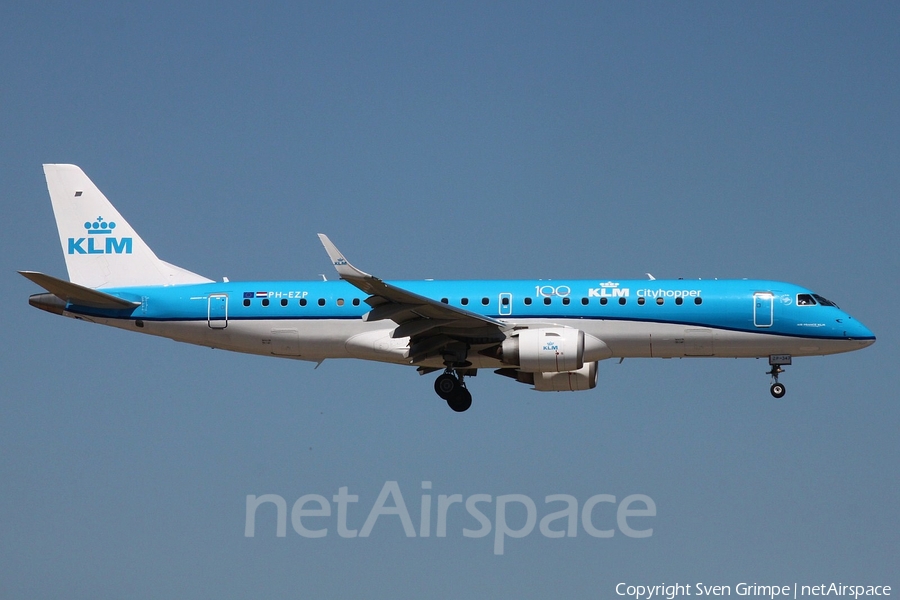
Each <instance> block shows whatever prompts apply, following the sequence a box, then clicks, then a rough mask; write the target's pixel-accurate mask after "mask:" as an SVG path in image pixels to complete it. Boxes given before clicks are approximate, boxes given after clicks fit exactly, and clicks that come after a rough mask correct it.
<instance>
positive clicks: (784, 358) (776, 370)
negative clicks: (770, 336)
mask: <svg viewBox="0 0 900 600" xmlns="http://www.w3.org/2000/svg"><path fill="white" fill-rule="evenodd" d="M789 364H791V356H790V354H773V355H771V356H769V365H771V367H772V370H770V371H766V375H771V376H772V386H771V387H770V388H769V392H771V393H772V396H773V397H775V398H783V397H784V395H785V393H787V388H785V387H784V384H783V383H778V375H780V374H781V373H784V369H782V368H781V366H782V365H789Z"/></svg>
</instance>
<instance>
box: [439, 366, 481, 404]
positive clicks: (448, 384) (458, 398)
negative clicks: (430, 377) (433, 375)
mask: <svg viewBox="0 0 900 600" xmlns="http://www.w3.org/2000/svg"><path fill="white" fill-rule="evenodd" d="M434 391H435V392H437V395H438V396H440V397H441V398H442V399H443V400H446V401H447V406H449V407H450V408H451V409H453V410H454V411H456V412H465V411H467V410H469V407H470V406H472V394H471V393H469V390H467V389H466V383H465V381H463V374H462V372H461V371H459V370H457V371H456V372H454V371H453V370H452V369H450V368H447V370H446V371H444V372H443V373H442V374H441V375H438V378H437V379H435V380H434Z"/></svg>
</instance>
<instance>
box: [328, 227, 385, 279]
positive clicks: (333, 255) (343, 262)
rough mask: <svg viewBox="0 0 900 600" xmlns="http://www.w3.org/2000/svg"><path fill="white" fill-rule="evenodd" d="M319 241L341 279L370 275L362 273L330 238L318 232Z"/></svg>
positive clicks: (363, 277)
mask: <svg viewBox="0 0 900 600" xmlns="http://www.w3.org/2000/svg"><path fill="white" fill-rule="evenodd" d="M319 241H321V242H322V245H323V246H325V252H327V253H328V258H330V259H331V264H333V265H334V268H335V269H336V270H337V272H338V275H340V276H341V279H365V278H368V277H372V276H371V275H369V274H368V273H364V272H363V271H360V270H359V269H357V268H356V267H354V266H353V265H351V264H350V263H349V262H347V259H346V258H344V255H343V254H341V251H340V250H338V249H337V246H335V245H334V244H333V243H332V241H331V240H329V239H328V236H327V235H325V234H324V233H320V234H319Z"/></svg>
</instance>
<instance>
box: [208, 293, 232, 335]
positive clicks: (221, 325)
mask: <svg viewBox="0 0 900 600" xmlns="http://www.w3.org/2000/svg"><path fill="white" fill-rule="evenodd" d="M207 323H208V324H209V326H210V328H211V329H225V328H226V327H228V294H210V296H209V311H208V313H207Z"/></svg>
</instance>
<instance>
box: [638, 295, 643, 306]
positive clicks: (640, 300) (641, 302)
mask: <svg viewBox="0 0 900 600" xmlns="http://www.w3.org/2000/svg"><path fill="white" fill-rule="evenodd" d="M643 305H644V297H643V296H640V297H638V306H643Z"/></svg>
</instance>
